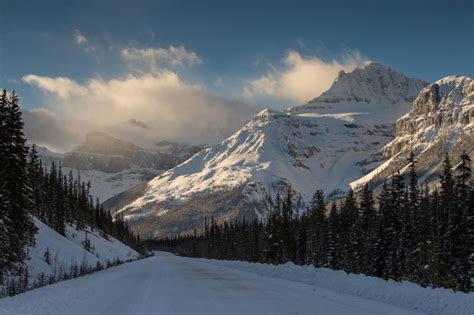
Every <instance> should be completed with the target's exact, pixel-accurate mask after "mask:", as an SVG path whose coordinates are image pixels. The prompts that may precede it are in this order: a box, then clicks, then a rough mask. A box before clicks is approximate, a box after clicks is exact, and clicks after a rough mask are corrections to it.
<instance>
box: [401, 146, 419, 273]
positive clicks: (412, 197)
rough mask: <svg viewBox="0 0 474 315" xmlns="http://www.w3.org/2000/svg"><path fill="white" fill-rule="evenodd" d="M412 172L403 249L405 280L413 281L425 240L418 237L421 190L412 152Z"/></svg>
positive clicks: (403, 228) (404, 215) (404, 214)
mask: <svg viewBox="0 0 474 315" xmlns="http://www.w3.org/2000/svg"><path fill="white" fill-rule="evenodd" d="M408 163H409V168H410V172H409V175H408V180H409V183H408V198H407V200H406V203H405V204H406V207H404V209H403V210H402V218H401V220H402V238H403V241H402V248H403V251H404V253H405V254H404V257H405V258H404V268H403V278H404V279H407V280H411V279H412V277H413V274H414V273H415V269H416V268H417V263H418V262H419V257H418V256H419V255H420V252H419V250H420V249H421V248H422V246H421V243H420V242H423V240H421V239H419V238H417V237H416V235H415V234H416V233H415V232H416V230H417V225H416V223H419V224H422V223H421V222H415V221H416V220H417V219H420V218H418V217H417V216H419V214H420V213H419V202H420V200H419V188H418V175H417V174H416V161H415V155H414V154H413V151H412V152H410V157H409V158H408ZM417 260H418V261H417Z"/></svg>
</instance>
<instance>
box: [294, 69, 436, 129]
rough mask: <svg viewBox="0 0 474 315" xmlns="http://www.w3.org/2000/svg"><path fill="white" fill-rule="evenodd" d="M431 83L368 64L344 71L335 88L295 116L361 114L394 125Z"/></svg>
mask: <svg viewBox="0 0 474 315" xmlns="http://www.w3.org/2000/svg"><path fill="white" fill-rule="evenodd" d="M427 85H428V83H427V82H425V81H422V80H419V79H413V78H408V77H407V76H405V75H403V74H401V73H399V72H398V71H395V70H393V69H392V68H390V67H388V66H386V65H383V64H381V63H378V62H374V61H370V62H366V63H365V64H364V65H362V66H361V67H358V68H355V69H354V70H353V71H351V72H344V71H341V72H340V73H339V75H338V76H337V78H336V79H335V80H334V82H333V84H332V86H331V87H330V88H329V89H328V90H327V91H326V92H324V93H323V94H321V95H320V96H318V97H316V98H315V99H313V100H312V101H311V102H309V103H308V104H305V105H301V106H297V107H294V108H291V109H290V112H291V113H293V114H303V113H317V114H338V113H360V114H364V115H358V117H359V118H361V119H366V118H369V116H374V117H377V121H378V122H379V123H386V122H394V121H395V120H396V119H397V118H398V117H400V116H401V115H403V114H405V113H406V112H408V111H409V109H410V103H411V102H412V101H413V100H414V99H415V97H416V96H417V95H418V92H419V91H420V90H421V89H422V88H423V87H425V86H427Z"/></svg>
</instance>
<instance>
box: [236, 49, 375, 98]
mask: <svg viewBox="0 0 474 315" xmlns="http://www.w3.org/2000/svg"><path fill="white" fill-rule="evenodd" d="M364 61H366V60H365V59H364V58H363V57H362V56H361V55H360V54H359V53H357V52H351V53H348V54H346V55H345V56H343V58H342V59H340V60H336V59H333V60H329V61H325V60H323V59H321V58H319V57H312V56H308V57H306V56H302V55H301V54H300V53H298V52H297V51H294V50H291V51H289V52H288V53H287V54H286V56H285V58H284V60H283V66H282V67H280V68H277V67H274V66H271V69H270V70H269V71H268V72H266V73H264V74H263V75H262V76H260V77H259V78H256V79H252V80H248V81H247V84H246V85H245V87H244V92H245V94H246V95H247V96H255V95H269V96H275V97H279V98H284V99H289V100H291V101H295V102H297V103H299V104H302V103H305V102H307V101H309V100H311V99H313V98H314V97H316V96H319V95H320V94H321V93H322V92H324V91H326V90H327V89H328V88H329V87H330V86H331V83H332V82H333V81H334V79H335V78H336V76H337V74H338V73H339V72H340V71H341V70H344V71H346V72H349V71H352V70H353V69H354V68H355V67H357V66H360V65H361V64H362V63H363V62H364Z"/></svg>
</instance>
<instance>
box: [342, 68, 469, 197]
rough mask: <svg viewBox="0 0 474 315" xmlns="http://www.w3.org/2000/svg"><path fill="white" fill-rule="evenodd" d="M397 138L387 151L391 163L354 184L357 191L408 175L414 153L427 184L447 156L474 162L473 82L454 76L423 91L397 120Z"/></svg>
mask: <svg viewBox="0 0 474 315" xmlns="http://www.w3.org/2000/svg"><path fill="white" fill-rule="evenodd" d="M395 134H396V138H395V139H394V140H393V141H392V142H390V143H389V144H388V145H387V146H385V147H384V150H383V154H384V156H385V158H386V159H388V160H387V161H386V162H385V163H384V164H383V165H382V166H381V167H379V168H377V169H375V170H374V171H373V172H371V173H370V174H368V175H367V176H365V177H363V178H361V179H360V180H358V181H355V182H353V183H352V184H351V186H352V187H353V188H354V189H360V188H361V186H362V185H364V184H365V183H371V184H372V185H373V186H374V187H377V186H378V185H379V184H380V183H381V181H382V180H383V178H386V177H388V176H390V175H392V174H393V173H394V172H397V171H398V170H400V171H401V172H402V173H403V172H406V166H407V160H406V159H407V158H408V156H409V154H410V152H411V151H413V152H414V154H415V157H416V160H417V168H418V171H419V172H420V174H421V179H422V180H424V181H431V180H433V179H435V178H437V175H438V174H439V172H440V168H441V161H442V159H443V156H444V155H445V154H449V156H450V157H451V159H452V160H453V162H454V163H457V161H458V159H459V156H460V154H461V153H462V152H463V151H465V152H467V153H468V154H469V155H470V156H471V158H474V141H473V139H474V81H473V79H472V78H469V77H465V76H450V77H446V78H444V79H441V80H439V81H436V82H435V83H433V84H431V85H430V86H428V87H426V88H424V89H422V90H421V91H420V93H419V94H418V96H417V97H416V99H415V100H414V102H413V105H412V109H411V111H410V112H409V113H408V114H406V115H404V116H403V117H401V118H400V119H398V120H397V122H396V128H395Z"/></svg>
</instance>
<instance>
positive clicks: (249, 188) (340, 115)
mask: <svg viewBox="0 0 474 315" xmlns="http://www.w3.org/2000/svg"><path fill="white" fill-rule="evenodd" d="M426 85H427V84H426V83H425V82H423V81H421V80H417V79H410V78H407V77H405V76H404V75H402V74H400V73H398V72H396V71H394V70H392V69H390V68H388V67H386V66H383V65H381V64H378V63H374V62H372V63H367V64H365V65H364V66H363V67H361V68H358V69H355V70H354V71H353V72H350V73H345V72H341V73H340V74H339V76H338V77H337V79H336V80H335V82H334V83H333V85H332V87H331V88H330V89H329V90H328V91H327V92H325V93H323V94H322V95H321V96H320V97H318V98H316V99H314V100H313V101H312V102H310V103H308V104H305V105H302V106H298V107H294V108H291V109H290V110H289V111H285V112H279V111H272V110H268V109H267V110H264V111H262V112H260V113H259V114H257V115H256V116H255V117H254V118H253V119H252V120H251V121H250V122H248V123H247V124H246V125H245V126H244V127H242V128H241V129H240V130H238V131H237V132H236V133H235V134H234V135H232V136H231V137H230V138H228V139H227V140H225V141H223V142H222V143H220V144H217V145H214V146H212V147H210V148H208V149H206V150H203V151H201V152H199V153H198V154H196V155H195V156H193V157H192V158H191V159H189V160H187V161H186V162H184V163H182V164H180V165H178V166H177V167H175V168H173V169H171V170H169V171H167V172H165V173H163V174H161V175H159V176H157V177H156V178H154V179H153V180H151V181H150V182H149V183H148V184H147V185H145V186H142V187H141V188H140V189H138V190H137V191H135V193H129V194H128V196H127V198H118V199H119V201H118V202H117V203H115V204H113V203H112V204H111V205H109V206H114V207H115V208H117V207H119V208H121V210H120V211H119V212H118V213H119V214H120V215H123V216H124V217H125V218H126V219H128V220H130V222H131V224H132V226H133V228H134V230H135V231H137V232H139V233H141V234H144V235H146V236H162V235H167V234H170V233H177V232H187V231H192V229H193V228H195V227H199V226H201V225H202V223H203V221H204V220H205V218H209V217H211V216H212V217H214V218H215V219H216V220H217V221H223V220H231V219H239V218H242V217H247V218H252V217H261V216H264V215H265V213H266V210H267V209H268V208H269V206H271V203H272V198H273V197H274V195H275V194H276V192H277V191H279V190H281V189H282V188H284V189H288V188H290V189H292V190H293V191H294V192H295V194H296V196H297V198H298V205H299V206H300V207H301V208H303V207H304V205H305V203H306V202H308V201H309V199H310V198H311V196H312V194H313V193H314V191H315V190H316V189H324V191H325V192H326V193H332V194H337V193H338V192H339V191H341V190H345V189H347V187H348V186H347V185H348V184H349V183H350V182H351V181H354V180H355V179H357V178H359V177H360V176H362V175H364V174H367V173H368V172H370V171H371V170H372V169H373V168H375V167H376V166H378V165H379V164H380V163H381V161H382V160H381V157H382V156H381V153H380V150H381V149H382V148H383V146H384V145H386V144H387V143H388V142H390V141H391V140H392V139H393V137H394V132H393V123H394V122H395V120H396V119H397V118H398V117H399V116H400V114H401V113H406V112H407V111H408V110H409V108H410V101H412V100H413V99H414V98H415V97H416V95H417V94H418V92H419V90H420V89H421V88H423V87H424V86H426ZM119 196H120V195H119Z"/></svg>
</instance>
